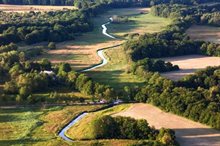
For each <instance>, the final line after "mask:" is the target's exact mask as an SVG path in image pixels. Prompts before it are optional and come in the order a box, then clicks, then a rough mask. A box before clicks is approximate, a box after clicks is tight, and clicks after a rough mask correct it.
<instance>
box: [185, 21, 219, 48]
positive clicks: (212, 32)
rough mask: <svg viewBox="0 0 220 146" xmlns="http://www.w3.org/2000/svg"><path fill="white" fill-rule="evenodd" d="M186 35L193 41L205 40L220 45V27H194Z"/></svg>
mask: <svg viewBox="0 0 220 146" xmlns="http://www.w3.org/2000/svg"><path fill="white" fill-rule="evenodd" d="M186 33H187V34H188V35H189V36H190V38H191V39H193V40H204V41H209V42H214V43H219V44H220V27H213V26H200V25H193V26H192V27H190V28H189V29H188V30H187V31H186Z"/></svg>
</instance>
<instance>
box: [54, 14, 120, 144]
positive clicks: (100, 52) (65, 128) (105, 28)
mask: <svg viewBox="0 0 220 146" xmlns="http://www.w3.org/2000/svg"><path fill="white" fill-rule="evenodd" d="M109 19H110V20H109V21H108V22H107V23H105V24H102V34H103V35H105V36H107V37H109V38H112V39H116V38H115V37H114V36H112V35H110V34H108V33H107V27H106V25H108V24H110V23H111V22H112V18H109ZM110 48H111V47H110ZM105 49H106V48H104V49H100V50H98V51H97V54H98V56H99V57H100V58H101V59H102V63H101V64H98V65H95V66H93V67H90V68H88V69H84V70H82V71H81V72H86V71H90V70H93V69H96V68H98V67H101V66H104V65H106V64H107V63H108V60H107V59H106V58H105V56H104V53H103V51H104V50H105ZM87 114H88V113H87V112H84V113H82V114H80V115H79V116H77V117H76V118H75V119H73V120H72V121H71V122H70V123H68V124H67V125H66V126H65V127H64V128H63V129H61V131H60V132H59V133H58V136H59V137H61V138H62V139H64V140H66V141H69V142H72V141H73V140H72V139H70V138H69V137H67V136H66V134H65V133H66V132H67V130H68V129H69V128H70V127H72V126H73V125H74V124H75V123H77V122H78V121H79V120H81V119H82V118H83V117H85V116H86V115H87Z"/></svg>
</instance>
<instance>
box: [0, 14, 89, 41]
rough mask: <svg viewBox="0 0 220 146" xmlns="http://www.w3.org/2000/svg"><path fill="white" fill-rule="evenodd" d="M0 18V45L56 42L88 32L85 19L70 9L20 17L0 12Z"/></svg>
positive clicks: (86, 18) (85, 16) (87, 20)
mask: <svg viewBox="0 0 220 146" xmlns="http://www.w3.org/2000/svg"><path fill="white" fill-rule="evenodd" d="M0 16H1V17H0V22H1V25H0V33H1V36H0V45H7V44H9V43H11V42H13V43H18V42H21V41H23V42H26V43H27V44H33V43H38V42H42V41H51V42H60V41H64V40H71V39H74V37H75V36H76V34H77V33H82V32H87V31H90V30H91V29H92V24H91V23H90V21H89V19H90V18H89V16H88V15H87V14H86V13H85V12H79V11H74V10H67V11H56V12H48V13H41V12H39V13H34V12H30V13H24V14H20V13H19V14H18V13H5V12H0ZM30 19H31V21H30Z"/></svg>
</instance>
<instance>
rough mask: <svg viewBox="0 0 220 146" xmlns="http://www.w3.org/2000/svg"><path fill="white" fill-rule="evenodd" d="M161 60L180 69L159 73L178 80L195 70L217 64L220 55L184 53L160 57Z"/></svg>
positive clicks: (219, 61) (219, 62) (219, 60)
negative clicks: (184, 54) (183, 54)
mask: <svg viewBox="0 0 220 146" xmlns="http://www.w3.org/2000/svg"><path fill="white" fill-rule="evenodd" d="M162 60H164V61H167V62H171V63H172V64H174V65H178V66H179V67H180V70H178V71H172V72H166V73H162V74H161V75H162V76H164V77H167V78H169V79H171V80H179V79H181V78H183V77H184V76H186V75H190V74H193V73H194V72H196V71H197V70H201V69H205V68H206V67H208V66H219V65H220V57H210V56H204V55H186V56H178V57H168V58H162Z"/></svg>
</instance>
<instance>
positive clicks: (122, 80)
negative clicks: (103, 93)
mask: <svg viewBox="0 0 220 146" xmlns="http://www.w3.org/2000/svg"><path fill="white" fill-rule="evenodd" d="M86 74H87V75H88V76H89V77H91V78H92V79H94V80H95V81H97V82H99V83H103V84H105V85H109V86H111V87H113V88H115V89H123V88H124V87H125V86H130V87H135V86H141V85H143V84H144V83H143V82H138V81H137V80H138V78H137V77H134V76H132V75H129V74H126V73H125V72H124V71H122V70H114V71H89V72H87V73H86Z"/></svg>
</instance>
